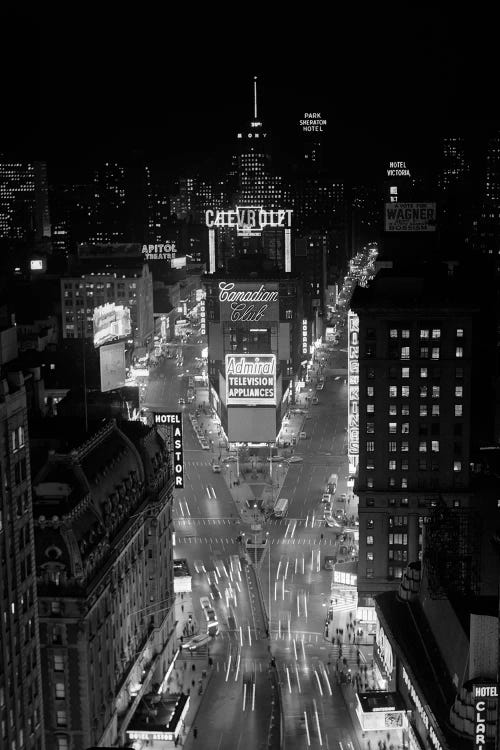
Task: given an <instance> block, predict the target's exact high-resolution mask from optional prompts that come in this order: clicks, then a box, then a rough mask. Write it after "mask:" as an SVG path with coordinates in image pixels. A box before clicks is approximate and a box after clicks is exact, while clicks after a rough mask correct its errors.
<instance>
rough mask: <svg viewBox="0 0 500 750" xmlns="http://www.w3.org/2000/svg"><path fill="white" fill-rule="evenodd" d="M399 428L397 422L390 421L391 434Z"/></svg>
mask: <svg viewBox="0 0 500 750" xmlns="http://www.w3.org/2000/svg"><path fill="white" fill-rule="evenodd" d="M397 428H398V425H397V422H389V433H390V434H391V435H395V434H396V432H397Z"/></svg>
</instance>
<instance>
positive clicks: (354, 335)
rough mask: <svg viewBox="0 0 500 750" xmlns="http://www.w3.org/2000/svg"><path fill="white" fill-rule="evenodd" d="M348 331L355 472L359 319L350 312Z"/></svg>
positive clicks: (350, 451) (351, 467)
mask: <svg viewBox="0 0 500 750" xmlns="http://www.w3.org/2000/svg"><path fill="white" fill-rule="evenodd" d="M347 330H348V336H349V338H348V349H347V353H348V364H347V367H348V370H347V376H348V412H347V426H348V433H347V436H348V455H349V471H351V472H353V471H354V470H355V468H356V466H357V465H358V458H359V318H358V316H357V315H356V313H353V312H352V311H351V310H349V314H348V318H347Z"/></svg>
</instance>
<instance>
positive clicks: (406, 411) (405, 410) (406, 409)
mask: <svg viewBox="0 0 500 750" xmlns="http://www.w3.org/2000/svg"><path fill="white" fill-rule="evenodd" d="M409 413H410V404H409V403H408V402H407V401H405V403H404V404H402V405H401V414H402V416H403V417H407V416H408V415H409Z"/></svg>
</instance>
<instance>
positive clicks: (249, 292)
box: [219, 281, 279, 323]
mask: <svg viewBox="0 0 500 750" xmlns="http://www.w3.org/2000/svg"><path fill="white" fill-rule="evenodd" d="M219 302H220V319H221V321H224V320H231V321H233V322H234V321H247V322H251V323H255V322H257V321H259V320H278V319H279V292H278V286H277V284H267V285H264V284H261V285H260V286H256V285H255V284H234V283H233V282H227V281H221V282H219Z"/></svg>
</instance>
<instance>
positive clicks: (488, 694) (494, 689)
mask: <svg viewBox="0 0 500 750" xmlns="http://www.w3.org/2000/svg"><path fill="white" fill-rule="evenodd" d="M472 695H473V698H474V747H482V748H484V747H485V746H486V745H487V744H488V742H490V741H491V739H492V738H493V737H494V726H495V725H494V721H493V722H491V724H492V725H491V726H490V729H491V730H492V731H491V732H487V725H488V723H489V722H488V715H490V716H495V715H496V710H492V706H491V699H492V698H496V699H497V700H498V685H497V684H496V683H494V682H492V683H489V684H485V683H481V684H477V685H473V691H472ZM488 698H489V699H490V700H489V701H488V700H487V699H488ZM487 704H488V705H487Z"/></svg>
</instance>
